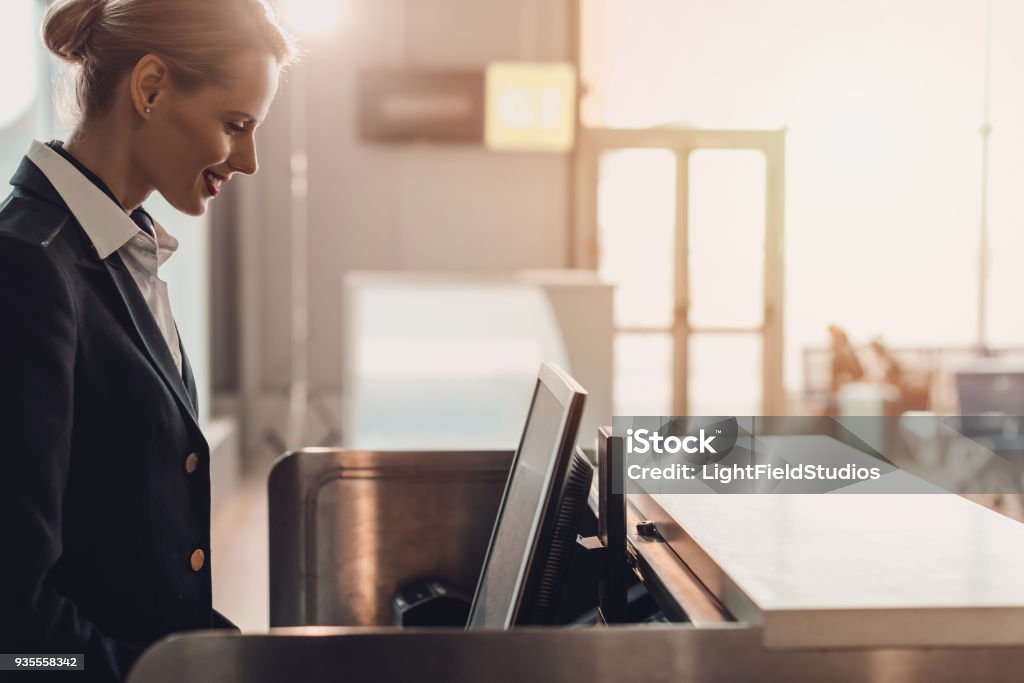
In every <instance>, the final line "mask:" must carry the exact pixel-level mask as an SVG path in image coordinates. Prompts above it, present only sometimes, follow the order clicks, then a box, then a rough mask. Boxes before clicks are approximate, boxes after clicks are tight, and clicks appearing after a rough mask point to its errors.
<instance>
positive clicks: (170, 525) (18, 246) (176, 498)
mask: <svg viewBox="0 0 1024 683" xmlns="http://www.w3.org/2000/svg"><path fill="white" fill-rule="evenodd" d="M11 184H12V185H13V186H14V190H13V192H12V193H11V194H10V195H9V196H8V197H7V199H6V200H5V201H4V203H3V205H2V206H0V548H3V554H4V559H3V560H2V561H0V652H3V653H53V654H75V653H81V654H84V655H85V664H86V671H87V672H88V675H87V677H88V679H89V680H119V679H121V678H122V677H123V676H124V675H125V674H126V673H127V669H128V667H129V666H130V665H131V664H132V662H133V661H134V660H135V658H136V657H137V656H138V655H139V654H140V653H141V652H142V650H143V649H144V648H145V647H146V646H148V645H149V644H151V643H153V642H154V641H156V640H157V639H159V638H161V637H163V636H166V635H168V634H170V633H173V632H175V631H183V630H187V629H200V628H210V627H211V626H213V627H217V626H226V625H230V623H229V622H226V621H224V620H223V617H220V615H217V614H216V613H215V612H213V610H212V605H211V598H210V560H211V557H210V477H209V472H210V469H209V456H210V452H209V447H208V446H207V443H206V440H205V439H204V438H203V434H202V432H201V431H200V429H199V425H198V423H197V421H196V393H195V387H194V381H193V379H192V373H191V370H190V369H189V366H188V359H187V358H184V353H183V354H182V357H183V359H184V360H183V366H184V367H183V374H184V377H183V376H182V374H180V373H179V372H178V370H177V368H176V366H175V363H174V360H173V358H172V356H171V354H170V351H169V349H168V348H167V344H166V342H165V341H164V338H163V336H162V335H161V333H160V329H159V327H158V326H157V323H156V321H155V319H154V318H153V315H152V314H151V313H150V310H149V308H148V306H147V305H146V302H145V300H144V299H143V297H142V294H141V292H140V291H139V289H138V286H137V285H136V284H135V282H134V280H133V279H132V276H131V274H130V273H129V272H128V270H127V269H126V268H125V266H124V264H123V263H122V261H121V259H120V257H119V256H118V255H117V253H116V252H115V253H114V254H112V255H111V256H110V257H109V258H107V259H106V260H101V259H100V258H99V256H98V254H97V253H96V250H95V249H94V248H93V246H92V245H91V243H90V242H89V239H88V237H87V235H86V233H85V232H84V231H83V229H82V227H81V225H80V224H79V223H78V221H77V220H76V218H75V216H74V215H73V214H72V213H71V212H70V210H69V209H68V207H67V206H66V205H65V203H64V202H63V201H62V199H61V197H60V195H59V194H58V193H57V192H56V190H55V189H54V187H53V185H51V183H50V182H49V180H48V179H47V178H46V176H45V175H43V173H42V172H41V171H40V170H39V169H38V168H37V167H36V166H35V164H33V163H32V162H31V161H29V160H28V159H27V158H26V159H23V160H22V162H21V166H20V167H19V168H18V170H17V172H16V173H15V175H14V177H13V178H12V179H11ZM197 551H199V552H197ZM197 565H198V566H197ZM79 676H80V674H79ZM73 677H74V675H73Z"/></svg>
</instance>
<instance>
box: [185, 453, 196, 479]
mask: <svg viewBox="0 0 1024 683" xmlns="http://www.w3.org/2000/svg"><path fill="white" fill-rule="evenodd" d="M197 467H199V456H198V455H196V454H195V453H189V454H188V457H187V458H185V471H186V472H188V473H189V474H192V473H193V472H195V471H196V468H197Z"/></svg>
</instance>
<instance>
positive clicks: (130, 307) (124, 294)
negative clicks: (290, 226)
mask: <svg viewBox="0 0 1024 683" xmlns="http://www.w3.org/2000/svg"><path fill="white" fill-rule="evenodd" d="M11 184H12V185H14V186H15V187H20V188H23V189H24V190H27V191H28V192H30V193H32V194H34V195H36V196H37V197H39V198H40V199H43V200H44V201H47V202H50V203H52V204H54V205H56V206H59V207H61V208H63V209H64V210H66V211H68V212H69V213H70V209H69V208H68V206H67V203H66V202H65V201H64V200H63V199H62V198H61V196H60V194H59V193H58V192H57V190H56V189H55V188H54V186H53V184H52V183H51V182H50V181H49V179H48V178H47V177H46V176H45V175H44V174H43V172H42V171H40V170H39V168H38V167H37V166H36V165H35V164H34V163H33V162H32V161H30V160H29V159H28V158H27V157H26V158H23V159H22V161H21V164H20V165H19V166H18V169H17V171H15V173H14V176H13V177H12V178H11ZM72 218H73V219H74V220H75V222H76V223H78V221H77V218H76V217H75V216H74V214H72ZM76 227H77V229H78V235H79V237H80V238H81V239H80V248H81V256H80V259H79V262H78V266H79V268H82V269H83V270H85V271H87V272H95V273H96V274H97V275H100V276H101V275H102V271H104V270H105V271H106V272H107V274H108V275H109V276H110V279H111V280H113V282H114V285H115V286H116V287H117V291H118V293H119V294H120V295H121V297H120V298H121V301H122V302H123V304H124V306H125V308H126V309H127V311H128V315H129V317H130V318H131V321H132V327H133V329H131V330H128V332H129V333H131V334H132V336H133V337H134V339H135V343H136V345H138V346H139V347H140V348H141V349H142V350H143V351H145V353H146V356H147V357H148V358H149V361H150V363H152V364H153V366H154V367H155V368H156V369H157V370H158V371H159V373H160V376H161V378H162V379H163V380H164V382H165V383H166V384H167V387H168V388H169V389H170V390H171V393H173V394H174V396H175V397H176V398H177V399H178V402H179V403H180V404H181V407H182V408H184V409H185V411H186V412H187V413H188V415H189V416H190V417H191V418H192V422H193V423H194V424H195V426H196V428H197V429H199V431H200V433H201V432H202V430H201V429H200V428H199V420H198V416H197V414H196V406H195V402H194V399H193V398H192V396H193V395H194V393H195V389H194V385H195V382H194V380H193V379H192V371H191V368H189V367H188V365H187V363H188V361H187V360H186V359H185V356H184V353H182V368H183V369H185V370H186V373H187V375H188V377H189V381H190V382H191V383H192V386H193V389H191V390H189V389H188V388H186V386H185V380H184V379H183V378H182V374H181V373H180V372H178V367H177V366H176V365H175V364H174V358H173V357H172V356H171V351H170V349H169V348H167V342H166V341H164V337H163V334H162V333H161V332H160V327H159V326H158V325H157V323H156V319H155V318H154V317H153V314H152V312H150V310H149V306H148V305H147V304H146V300H145V299H144V298H143V297H142V292H140V291H139V287H138V285H137V284H135V280H133V279H132V276H131V273H129V272H128V269H127V268H126V267H125V265H124V262H123V261H121V257H120V256H118V254H117V252H114V253H113V254H111V255H110V256H109V257H107V258H106V259H102V260H101V259H100V258H99V256H98V255H97V253H96V250H95V249H93V247H92V246H91V245H90V242H89V239H88V237H87V236H86V234H85V231H84V230H83V229H82V228H81V225H80V224H78V225H76ZM101 264H102V265H101Z"/></svg>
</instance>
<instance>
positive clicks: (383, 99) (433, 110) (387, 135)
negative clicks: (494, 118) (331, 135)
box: [359, 69, 484, 144]
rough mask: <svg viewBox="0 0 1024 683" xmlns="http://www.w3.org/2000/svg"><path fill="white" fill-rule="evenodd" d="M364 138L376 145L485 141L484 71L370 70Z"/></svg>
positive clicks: (363, 82)
mask: <svg viewBox="0 0 1024 683" xmlns="http://www.w3.org/2000/svg"><path fill="white" fill-rule="evenodd" d="M359 135H360V137H361V138H362V139H363V140H367V141H371V142H412V141H416V140H426V141H436V142H462V143H474V144H480V143H482V142H483V138H484V72H483V71H454V70H409V69H367V70H364V71H363V72H362V73H361V74H360V77H359Z"/></svg>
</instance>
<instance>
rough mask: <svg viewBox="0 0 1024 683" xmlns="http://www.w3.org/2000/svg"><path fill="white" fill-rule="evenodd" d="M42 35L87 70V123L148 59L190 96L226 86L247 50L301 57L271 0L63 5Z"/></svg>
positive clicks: (82, 76) (80, 84) (286, 59)
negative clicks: (231, 66)
mask: <svg viewBox="0 0 1024 683" xmlns="http://www.w3.org/2000/svg"><path fill="white" fill-rule="evenodd" d="M42 33H43V42H45V43H46V47H47V48H48V49H49V50H50V52H52V53H53V54H55V55H57V56H58V57H59V58H61V59H62V60H64V61H65V62H68V63H70V64H74V65H78V66H79V67H81V68H80V70H79V72H78V74H77V77H76V82H75V99H76V101H77V104H78V109H79V111H80V112H81V115H82V116H84V117H85V118H86V119H89V118H91V117H93V116H96V115H99V114H102V113H104V112H105V111H106V110H107V108H108V107H109V106H110V104H111V102H112V101H113V97H114V92H115V90H116V88H117V86H118V83H119V82H120V81H121V79H122V77H123V76H125V75H126V74H128V73H129V72H130V71H131V69H132V68H133V67H134V66H135V64H136V63H137V62H138V61H139V59H141V58H142V57H143V56H145V55H146V54H154V55H157V56H158V57H161V58H162V59H163V60H164V61H165V62H166V63H167V67H168V70H169V71H170V75H171V80H172V82H173V83H174V85H175V86H176V87H178V88H181V89H183V90H185V91H190V90H196V89H198V88H200V87H202V86H204V85H225V84H226V83H227V82H228V81H229V80H230V78H231V75H230V73H228V71H227V70H226V69H225V64H226V63H228V61H229V59H230V58H231V57H232V56H234V55H236V54H238V52H240V51H243V50H257V51H262V52H264V53H266V54H270V55H272V56H273V57H274V59H275V60H276V61H277V62H278V65H279V66H280V67H282V68H283V67H285V66H287V65H288V64H290V63H291V62H292V61H293V60H294V59H295V57H296V47H295V42H294V40H293V39H292V37H291V36H290V35H289V34H288V32H287V31H286V30H285V29H284V28H282V26H281V24H280V23H279V22H278V20H277V17H276V15H275V14H274V11H273V9H272V8H271V7H270V6H269V5H268V4H267V2H266V0H58V1H57V2H55V3H54V4H53V5H52V6H51V7H50V8H49V9H48V10H47V12H46V16H45V17H44V19H43V29H42Z"/></svg>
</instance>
